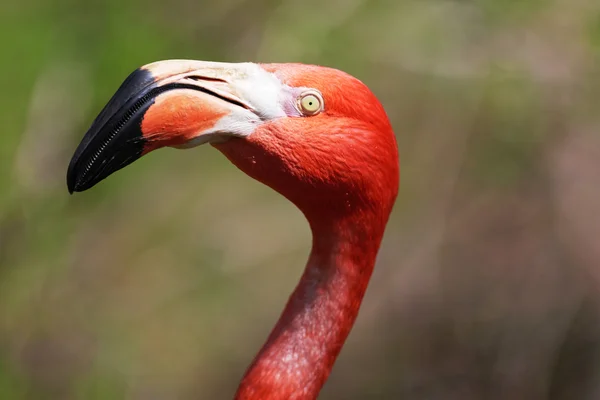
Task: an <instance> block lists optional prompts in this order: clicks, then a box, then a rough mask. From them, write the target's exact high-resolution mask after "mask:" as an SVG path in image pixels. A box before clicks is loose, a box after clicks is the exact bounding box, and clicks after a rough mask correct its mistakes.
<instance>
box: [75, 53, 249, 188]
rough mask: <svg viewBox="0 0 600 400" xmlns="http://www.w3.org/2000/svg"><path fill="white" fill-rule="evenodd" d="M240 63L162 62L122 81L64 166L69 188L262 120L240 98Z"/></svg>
mask: <svg viewBox="0 0 600 400" xmlns="http://www.w3.org/2000/svg"><path fill="white" fill-rule="evenodd" d="M247 71H248V67H247V65H245V64H230V63H213V62H203V61H188V60H168V61H160V62H156V63H153V64H148V65H146V66H144V67H141V68H139V69H137V70H136V71H134V72H133V73H132V74H131V75H129V77H128V78H127V79H126V80H125V81H124V82H123V84H122V85H121V87H120V88H119V89H118V90H117V92H116V93H115V94H114V95H113V97H112V98H111V99H110V101H109V102H108V104H107V105H106V106H105V107H104V109H103V110H102V111H101V112H100V114H99V115H98V116H97V117H96V119H95V120H94V122H93V123H92V126H91V127H90V128H89V130H88V131H87V133H86V134H85V136H84V137H83V139H82V141H81V143H80V144H79V146H78V147H77V149H76V150H75V153H74V155H73V157H72V159H71V162H70V164H69V168H68V171H67V186H68V189H69V192H70V193H73V192H81V191H84V190H87V189H89V188H91V187H93V186H94V185H96V184H97V183H98V182H100V181H102V180H103V179H105V178H107V177H108V176H109V175H111V174H112V173H114V172H116V171H118V170H120V169H121V168H123V167H125V166H127V165H129V164H131V163H132V162H134V161H135V160H137V159H138V158H140V157H141V156H142V155H144V154H147V153H149V152H150V151H152V150H155V149H158V148H160V147H164V146H170V147H178V148H180V147H184V148H185V147H191V146H197V145H200V144H203V143H214V142H220V141H224V140H227V139H228V138H229V137H232V136H234V137H235V136H237V137H245V136H248V135H249V134H250V133H251V129H250V127H251V126H253V124H255V123H257V122H260V116H259V115H258V113H257V112H256V111H255V110H254V109H253V108H252V107H251V106H250V105H249V104H248V103H247V102H245V101H244V100H242V99H241V98H240V91H241V90H240V88H241V87H244V84H245V83H247V78H248V74H247Z"/></svg>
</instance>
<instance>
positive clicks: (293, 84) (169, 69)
mask: <svg viewBox="0 0 600 400" xmlns="http://www.w3.org/2000/svg"><path fill="white" fill-rule="evenodd" d="M205 143H209V144H211V145H212V146H214V147H215V148H216V149H218V150H219V151H220V152H221V153H223V154H224V155H225V156H226V157H227V158H228V159H229V160H230V161H231V162H232V163H233V164H234V165H235V166H237V167H238V168H239V169H241V170H242V171H243V172H245V173H246V174H247V175H249V176H250V177H252V178H254V179H256V180H258V181H260V182H262V183H264V184H266V185H268V186H269V187H271V188H272V189H274V190H276V191H277V192H279V193H280V194H281V195H283V196H284V197H286V198H287V199H288V200H290V201H291V202H293V203H294V204H295V205H296V207H298V208H299V209H300V211H301V212H302V213H303V214H304V216H305V217H306V219H307V221H308V223H309V225H310V228H311V232H312V249H311V252H310V256H309V258H308V262H307V264H306V268H305V270H304V273H303V275H302V277H301V279H300V282H299V283H298V285H297V286H296V288H295V289H294V291H293V293H292V294H291V296H290V298H289V300H288V302H287V304H286V306H285V308H284V310H283V312H282V314H281V316H280V318H279V320H278V321H277V323H276V325H275V327H274V328H273V330H272V331H271V333H270V335H269V337H268V339H267V340H266V342H265V344H264V345H263V347H262V348H261V349H260V351H259V352H258V354H257V356H256V357H255V358H254V360H253V361H252V363H251V364H250V366H249V367H248V369H247V370H246V373H245V374H244V376H243V378H242V380H241V383H240V385H239V387H238V389H237V392H236V395H235V398H236V399H244V400H253V399H263V400H265V399H273V400H278V399H298V400H299V399H315V398H317V396H318V395H319V392H320V390H321V388H322V386H323V385H324V383H325V381H326V380H327V378H328V376H329V374H330V372H331V369H332V368H333V365H334V362H335V360H336V358H337V356H338V354H339V353H340V350H341V348H342V346H343V344H344V342H345V340H346V338H347V336H348V334H349V333H350V330H351V328H352V326H353V324H354V322H355V320H356V318H357V315H358V312H359V308H360V305H361V302H362V300H363V297H364V294H365V291H366V289H367V285H368V283H369V279H370V277H371V274H372V272H373V267H374V264H375V259H376V256H377V253H378V251H379V247H380V243H381V240H382V237H383V234H384V230H385V227H386V224H387V222H388V219H389V215H390V212H391V211H392V208H393V205H394V202H395V200H396V196H397V193H398V186H399V160H398V149H397V144H396V139H395V136H394V133H393V131H392V127H391V124H390V122H389V119H388V117H387V115H386V113H385V110H384V108H383V106H382V105H381V103H380V102H379V100H378V99H377V98H376V96H375V95H374V94H373V93H372V92H371V91H370V90H369V89H368V87H367V86H366V85H365V84H363V83H362V82H361V81H360V80H358V79H357V78H355V77H353V76H351V75H349V74H347V73H345V72H342V71H340V70H337V69H333V68H327V67H322V66H315V65H306V64H291V63H290V64H256V63H221V62H208V61H196V60H165V61H158V62H155V63H151V64H148V65H145V66H143V67H140V68H138V69H137V70H135V71H134V72H132V73H131V75H129V77H128V78H127V79H126V80H125V81H124V82H123V83H122V85H121V86H120V88H119V89H118V90H117V92H116V93H115V94H114V95H113V97H112V98H111V99H110V101H109V102H108V104H107V105H106V106H105V107H104V109H103V110H102V111H101V112H100V114H99V115H98V116H97V118H96V119H95V120H94V121H93V123H92V125H91V127H90V128H89V130H88V131H87V133H86V134H85V136H84V137H83V139H82V141H81V143H80V144H79V146H78V147H77V149H76V150H75V153H74V155H73V158H72V159H71V162H70V164H69V167H68V171H67V186H68V189H69V192H70V193H73V192H80V191H84V190H87V189H89V188H91V187H92V186H94V185H96V184H97V183H98V182H100V181H101V180H103V179H104V178H106V177H108V176H109V175H111V174H112V173H114V172H115V171H117V170H119V169H121V168H123V167H125V166H126V165H128V164H130V163H131V162H133V161H135V160H136V159H138V158H139V157H141V156H143V155H145V154H147V153H149V152H151V151H153V150H156V149H158V148H161V147H165V146H168V147H175V148H190V147H194V146H198V145H201V144H205Z"/></svg>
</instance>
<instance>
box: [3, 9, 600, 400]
mask: <svg viewBox="0 0 600 400" xmlns="http://www.w3.org/2000/svg"><path fill="white" fill-rule="evenodd" d="M0 16H1V22H2V24H1V25H0V49H1V56H0V57H1V59H2V62H1V63H0V82H1V85H2V88H3V90H2V94H1V95H0V119H1V121H2V135H1V139H2V140H1V141H0V399H2V400H4V399H9V400H10V399H227V398H231V397H232V395H233V393H234V391H235V389H236V386H237V383H238V381H239V379H240V377H241V376H242V374H243V372H244V371H245V368H246V366H247V365H248V364H249V362H250V361H251V359H252V358H253V356H254V354H255V352H256V351H257V350H258V349H259V348H260V346H261V345H262V343H263V341H264V340H265V338H266V337H267V334H268V332H269V331H270V329H271V327H272V326H273V324H274V321H275V320H276V318H277V317H278V316H279V313H280V311H281V309H282V307H283V305H284V303H285V300H286V299H287V296H288V295H289V293H290V292H291V290H292V289H293V287H294V286H295V284H296V282H297V279H298V278H299V276H300V274H301V271H302V269H303V266H304V262H305V258H306V256H307V254H308V251H309V245H310V235H309V230H308V226H307V224H306V223H305V221H304V220H303V217H302V216H301V214H300V213H299V212H298V211H297V210H296V209H295V208H294V207H293V206H292V205H291V204H288V203H287V201H285V200H284V199H283V198H281V197H280V196H278V195H277V194H275V193H273V192H272V191H271V190H270V189H268V188H266V187H263V186H262V185H260V184H258V183H257V182H254V181H252V180H251V179H249V178H248V177H246V176H245V175H244V174H243V173H241V172H239V171H238V170H236V169H235V167H233V166H232V165H231V164H230V163H229V162H228V161H227V160H226V159H225V158H224V157H222V156H221V155H220V154H218V152H217V151H215V150H214V149H211V148H210V147H201V148H196V149H193V150H189V151H179V150H173V149H168V150H162V151H159V152H156V153H152V154H151V155H149V156H147V157H144V158H142V159H140V160H139V161H137V162H136V163H134V164H133V165H131V166H130V167H128V168H126V169H125V170H123V171H120V172H118V173H117V174H116V175H115V176H113V177H111V179H108V180H106V181H104V182H102V183H101V184H100V185H98V186H97V187H95V188H94V190H92V191H88V192H85V193H83V194H77V195H75V196H69V195H68V193H67V188H66V183H65V175H66V168H67V165H68V162H69V160H70V157H71V155H72V153H73V151H74V149H75V147H76V146H77V144H78V143H79V141H80V139H81V137H82V136H83V134H84V133H85V131H86V130H87V128H88V127H89V125H90V123H91V121H92V120H93V118H94V117H95V116H96V115H97V113H98V112H99V111H100V109H101V108H102V106H103V105H104V104H105V103H106V102H107V101H108V99H109V98H110V96H111V95H112V94H113V93H114V91H115V90H116V89H117V88H118V86H119V85H120V84H121V82H122V81H123V80H124V78H125V77H126V76H127V75H128V74H129V73H130V72H131V71H132V70H134V69H135V68H137V67H138V66H140V65H143V64H146V63H149V62H152V61H156V60H160V59H168V58H192V59H201V60H215V61H231V62H236V61H257V62H258V61H259V62H270V61H272V62H291V61H294V62H304V63H316V64H321V65H328V66H333V67H336V68H339V69H342V70H345V71H347V72H349V73H351V74H353V75H355V76H357V77H358V78H360V79H361V80H363V81H364V82H365V83H366V84H367V85H368V86H369V87H371V89H372V90H373V91H374V92H375V93H376V94H377V96H378V97H379V98H380V99H381V101H382V103H383V104H384V106H385V108H386V110H387V112H388V114H389V116H390V118H391V120H392V123H393V125H394V128H395V132H396V134H397V138H398V144H399V149H400V153H401V171H402V172H401V175H402V178H401V190H400V195H399V198H398V202H397V204H396V207H395V210H394V213H393V215H392V218H391V221H390V224H389V226H388V229H387V232H386V237H385V239H384V243H383V245H382V248H381V251H380V254H379V259H378V264H377V266H376V269H375V273H374V276H373V279H372V283H371V285H370V288H369V290H368V292H367V296H366V298H365V302H364V304H363V308H362V310H361V313H360V315H359V318H358V321H357V324H356V326H355V328H354V330H353V332H352V334H351V336H350V338H349V340H348V342H347V344H346V346H345V348H344V350H343V351H342V354H341V357H340V358H339V360H338V362H337V363H336V366H335V368H334V371H333V373H332V375H331V377H330V379H329V382H328V383H327V384H326V386H325V388H324V389H323V391H322V394H321V397H320V398H322V399H400V398H402V399H427V400H429V399H434V400H435V399H444V400H445V399H457V400H458V399H526V400H535V399H597V398H600V132H599V128H600V118H599V113H598V102H599V100H600V85H599V82H600V80H599V77H600V63H599V61H600V3H599V2H597V1H595V0H504V1H499V0H374V1H365V0H335V1H329V2H323V1H316V0H305V1H298V0H263V1H259V0H253V1H247V0H221V1H214V2H208V1H199V0H197V1H189V0H171V1H169V2H167V1H156V0H146V1H143V2H142V1H131V2H126V1H117V0H108V1H98V0H93V1H86V2H79V1H74V0H57V1H54V2H50V1H43V0H20V1H15V0H8V1H5V2H3V4H2V6H0Z"/></svg>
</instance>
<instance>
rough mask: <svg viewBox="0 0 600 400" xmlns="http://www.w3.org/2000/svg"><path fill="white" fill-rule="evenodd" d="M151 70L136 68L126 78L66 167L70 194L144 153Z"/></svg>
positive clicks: (151, 81) (152, 81)
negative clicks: (143, 122)
mask: <svg viewBox="0 0 600 400" xmlns="http://www.w3.org/2000/svg"><path fill="white" fill-rule="evenodd" d="M155 87H156V84H155V80H154V77H153V76H152V74H151V73H150V72H149V71H147V70H144V69H137V70H135V71H134V72H133V73H131V74H130V75H129V77H127V79H125V81H124V82H123V84H121V87H120V88H119V89H118V90H117V92H116V93H115V94H114V95H113V97H112V98H111V99H110V101H109V102H108V103H107V105H106V106H105V107H104V109H103V110H102V111H101V112H100V114H99V115H98V117H96V119H95V120H94V122H93V123H92V126H91V127H90V129H89V130H88V132H87V133H86V134H85V136H84V137H83V140H82V141H81V143H80V144H79V146H78V147H77V149H76V150H75V154H73V157H72V159H71V162H70V163H69V167H68V169H67V189H68V190H69V193H70V194H73V193H74V192H83V191H85V190H87V189H90V188H91V187H93V186H94V185H96V184H97V183H98V182H100V181H101V180H103V179H105V178H106V177H108V176H109V175H111V174H112V173H114V172H116V171H118V170H119V169H121V168H123V167H125V166H127V165H128V164H130V163H132V162H133V161H135V160H137V159H138V158H139V157H141V155H142V153H143V149H144V144H145V142H146V139H145V138H144V136H143V134H142V131H141V120H142V118H143V116H144V113H145V112H146V110H147V109H148V108H149V107H150V106H151V105H152V104H153V103H154V97H155V95H156V94H155V92H152V89H153V88H155Z"/></svg>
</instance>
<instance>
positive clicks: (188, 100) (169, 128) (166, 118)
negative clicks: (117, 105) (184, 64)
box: [141, 90, 230, 154]
mask: <svg viewBox="0 0 600 400" xmlns="http://www.w3.org/2000/svg"><path fill="white" fill-rule="evenodd" d="M229 112H230V110H228V109H227V108H225V107H223V106H222V105H221V104H220V103H219V102H217V101H214V100H213V99H212V98H211V97H209V96H206V95H204V94H202V93H198V92H195V91H191V90H175V91H170V92H166V93H163V94H161V95H160V96H158V97H157V98H156V100H155V102H154V104H153V105H152V106H151V107H150V108H149V109H148V110H147V111H146V113H145V114H144V118H143V120H142V123H141V130H142V135H143V136H144V139H146V144H145V146H144V154H146V153H149V152H150V151H152V150H156V149H158V148H161V147H165V146H173V147H176V146H182V145H185V144H186V143H187V142H189V141H190V140H192V139H194V138H196V137H198V136H200V135H202V134H203V133H205V132H208V131H210V130H211V129H212V128H213V127H214V126H215V125H216V124H217V123H218V122H219V120H220V119H221V118H223V117H224V116H226V115H227V114H229Z"/></svg>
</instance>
